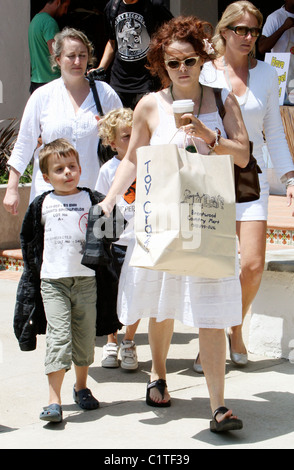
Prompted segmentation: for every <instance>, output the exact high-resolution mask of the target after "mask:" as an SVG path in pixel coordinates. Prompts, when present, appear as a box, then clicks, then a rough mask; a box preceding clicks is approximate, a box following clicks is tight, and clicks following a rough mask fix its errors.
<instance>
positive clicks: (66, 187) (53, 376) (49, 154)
mask: <svg viewBox="0 0 294 470" xmlns="http://www.w3.org/2000/svg"><path fill="white" fill-rule="evenodd" d="M39 164H40V169H41V172H42V174H43V178H44V180H45V181H46V182H47V183H50V184H51V185H52V186H53V188H54V191H53V192H50V193H49V194H48V195H46V197H45V199H44V201H43V204H42V214H41V223H42V225H43V226H44V249H43V262H42V267H41V276H40V277H41V294H42V299H43V305H44V309H45V314H46V320H47V331H46V360H45V373H46V374H47V376H48V382H49V406H47V407H45V408H44V410H43V411H42V412H41V414H40V419H41V420H44V421H50V422H61V421H62V407H61V387H62V383H63V379H64V375H65V372H66V371H67V370H69V369H70V368H71V363H72V362H74V365H75V373H76V383H75V385H74V390H73V395H74V400H75V402H76V403H78V404H79V405H80V407H81V408H83V409H92V410H93V409H96V408H98V407H99V402H98V400H96V398H94V397H93V395H92V393H91V391H90V390H89V389H88V388H87V377H88V369H89V366H90V364H92V363H93V361H94V346H95V336H96V315H97V309H96V299H97V290H96V278H95V272H94V271H93V270H92V269H89V268H87V267H85V266H83V265H82V264H81V259H82V255H83V248H84V245H85V239H86V228H87V218H88V212H89V209H90V207H91V205H92V203H91V200H90V196H89V193H88V192H87V191H86V190H81V189H79V188H78V183H79V179H80V174H81V167H80V163H79V155H78V153H77V151H76V150H75V148H74V147H73V146H72V145H70V144H69V143H68V142H67V141H66V140H65V139H57V140H55V141H54V142H51V143H50V144H47V145H45V146H44V148H43V149H42V150H41V151H40V155H39Z"/></svg>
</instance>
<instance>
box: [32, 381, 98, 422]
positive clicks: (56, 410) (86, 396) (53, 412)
mask: <svg viewBox="0 0 294 470" xmlns="http://www.w3.org/2000/svg"><path fill="white" fill-rule="evenodd" d="M73 399H74V401H75V402H76V403H77V404H78V405H79V406H80V408H82V409H83V410H96V409H97V408H99V401H98V400H96V398H94V397H93V395H92V392H91V390H89V389H88V388H84V389H83V390H79V391H78V392H76V390H75V387H74V388H73ZM40 419H41V420H42V421H48V422H50V423H61V421H62V407H61V406H60V405H58V404H57V403H53V404H52V405H49V406H45V407H44V408H43V411H42V412H41V414H40Z"/></svg>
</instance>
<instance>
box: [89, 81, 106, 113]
mask: <svg viewBox="0 0 294 470" xmlns="http://www.w3.org/2000/svg"><path fill="white" fill-rule="evenodd" d="M89 83H90V87H91V90H92V93H93V96H94V100H95V104H96V108H97V111H98V114H99V116H101V117H102V116H104V113H103V109H102V106H101V102H100V99H99V95H98V92H97V88H96V84H95V80H94V79H93V78H89Z"/></svg>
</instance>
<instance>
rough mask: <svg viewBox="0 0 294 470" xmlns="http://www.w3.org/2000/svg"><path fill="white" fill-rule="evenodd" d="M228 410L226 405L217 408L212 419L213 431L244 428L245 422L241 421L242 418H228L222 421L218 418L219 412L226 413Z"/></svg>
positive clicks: (211, 429) (211, 426) (211, 428)
mask: <svg viewBox="0 0 294 470" xmlns="http://www.w3.org/2000/svg"><path fill="white" fill-rule="evenodd" d="M227 411H229V410H228V408H226V407H225V406H220V407H219V408H217V409H216V410H215V412H214V413H213V420H212V421H210V431H211V432H226V431H238V430H239V429H242V428H243V422H242V421H241V419H237V418H226V419H223V420H222V421H220V422H218V421H217V420H216V416H217V415H218V414H219V413H221V414H223V415H224V414H225V413H227Z"/></svg>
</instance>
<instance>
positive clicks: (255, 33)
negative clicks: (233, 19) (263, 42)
mask: <svg viewBox="0 0 294 470" xmlns="http://www.w3.org/2000/svg"><path fill="white" fill-rule="evenodd" d="M227 29H230V30H231V31H234V33H235V34H237V35H238V36H247V34H248V33H250V34H251V36H252V37H253V38H258V37H259V36H260V35H261V28H248V26H227Z"/></svg>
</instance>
